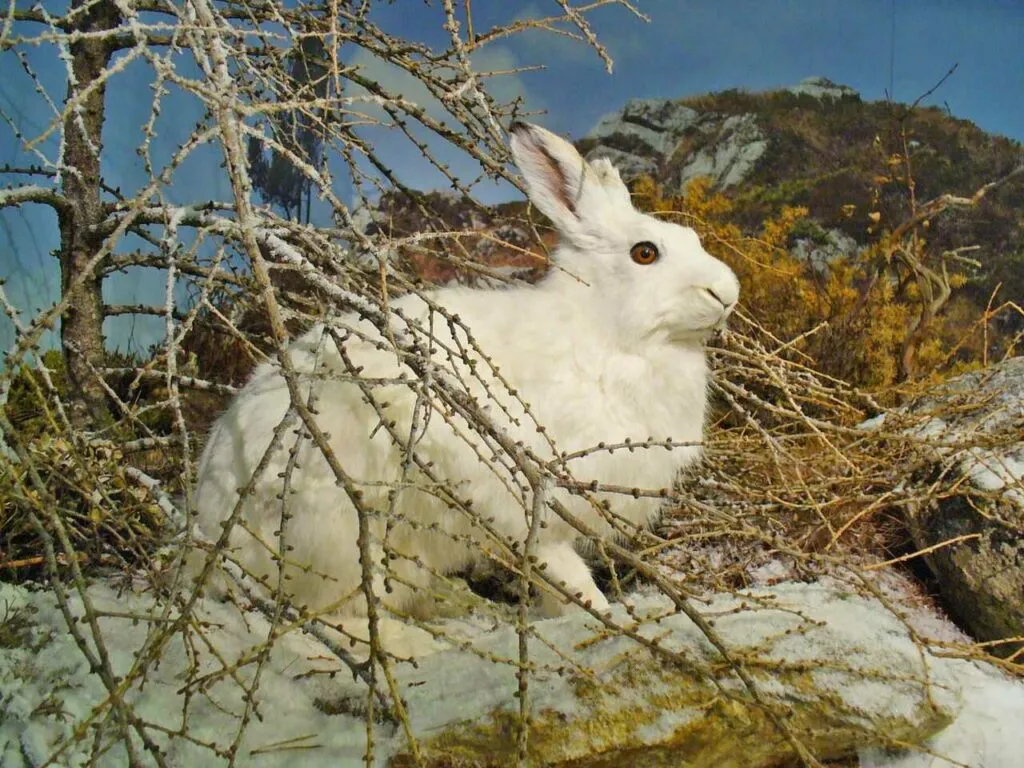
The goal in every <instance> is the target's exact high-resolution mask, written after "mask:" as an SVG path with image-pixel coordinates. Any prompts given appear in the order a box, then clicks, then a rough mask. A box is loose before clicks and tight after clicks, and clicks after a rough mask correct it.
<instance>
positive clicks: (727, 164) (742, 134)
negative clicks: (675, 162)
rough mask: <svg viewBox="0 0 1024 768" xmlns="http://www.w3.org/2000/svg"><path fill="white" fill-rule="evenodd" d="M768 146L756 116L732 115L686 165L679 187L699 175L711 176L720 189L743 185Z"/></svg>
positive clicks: (681, 172) (681, 174) (682, 186)
mask: <svg viewBox="0 0 1024 768" xmlns="http://www.w3.org/2000/svg"><path fill="white" fill-rule="evenodd" d="M767 149H768V139H767V137H766V136H765V135H764V133H763V132H762V131H761V128H760V127H759V126H758V124H757V118H756V117H755V116H754V115H750V114H747V115H730V116H729V117H727V118H725V120H724V121H723V122H722V123H721V125H720V126H719V127H718V130H717V132H715V134H714V136H713V137H712V138H711V139H710V141H708V142H707V143H706V144H704V146H702V147H701V148H700V149H698V150H697V152H696V153H695V154H694V155H693V158H692V159H691V160H689V161H688V162H687V163H686V165H684V166H683V169H682V171H680V174H679V187H680V189H682V188H684V187H685V186H686V185H687V184H688V183H689V182H690V181H692V180H693V179H695V178H697V177H698V176H709V177H710V178H711V179H712V181H713V183H714V186H715V187H716V188H717V189H725V188H727V187H731V186H733V185H734V184H739V183H740V182H741V181H743V180H744V179H745V178H746V177H747V175H748V174H749V173H750V172H751V171H752V170H754V165H755V164H756V163H757V161H758V160H760V159H761V156H762V155H763V154H764V153H765V151H766V150H767Z"/></svg>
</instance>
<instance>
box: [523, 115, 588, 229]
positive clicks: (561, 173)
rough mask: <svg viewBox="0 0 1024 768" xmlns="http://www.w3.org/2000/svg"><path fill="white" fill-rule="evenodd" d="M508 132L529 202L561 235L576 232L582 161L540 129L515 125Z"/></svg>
mask: <svg viewBox="0 0 1024 768" xmlns="http://www.w3.org/2000/svg"><path fill="white" fill-rule="evenodd" d="M509 130H510V132H511V133H512V141H511V146H512V157H513V158H515V161H516V165H517V166H518V167H519V170H520V171H522V174H523V178H525V179H526V186H527V189H528V190H529V193H530V200H531V201H532V202H533V204H534V205H536V206H537V207H538V208H539V209H540V210H541V212H542V213H543V214H544V215H545V216H547V217H548V218H549V219H551V221H552V222H553V223H554V225H555V226H556V227H558V229H559V230H561V231H562V232H564V233H570V232H572V231H574V230H576V229H578V227H579V225H580V220H581V218H582V217H581V216H580V212H579V205H580V202H581V200H582V197H583V183H584V180H585V176H586V170H587V164H586V161H585V160H584V159H583V158H582V157H580V153H579V152H577V151H576V148H575V147H573V145H572V144H570V143H569V142H567V141H566V140H565V139H562V138H559V137H558V136H556V135H555V134H553V133H551V131H548V130H545V129H544V128H541V127H540V126H537V125H529V124H527V123H519V122H516V123H513V124H512V126H511V128H510V129H509Z"/></svg>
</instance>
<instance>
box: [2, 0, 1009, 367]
mask: <svg viewBox="0 0 1024 768" xmlns="http://www.w3.org/2000/svg"><path fill="white" fill-rule="evenodd" d="M20 4H21V3H20V2H19V5H20ZM47 5H48V6H49V5H50V3H47ZM53 5H54V6H55V10H56V8H58V7H59V6H60V5H61V3H54V4H53ZM438 5H439V3H437V2H433V3H431V4H430V5H429V6H428V5H427V4H425V3H423V2H420V0H398V2H395V3H394V4H390V5H388V4H379V5H378V6H376V7H375V10H374V13H375V15H376V16H377V19H378V23H379V24H380V25H381V26H382V27H384V28H386V29H388V30H390V31H391V32H392V33H395V34H401V35H405V36H409V37H413V38H416V39H419V40H423V41H425V42H429V43H433V44H436V45H440V44H442V43H443V41H444V39H445V33H444V32H443V30H441V28H440V19H441V16H440V14H439V9H438ZM636 5H637V7H639V8H640V9H641V10H642V11H643V12H644V13H646V14H647V15H649V16H650V18H651V21H650V23H643V22H641V21H639V20H637V19H635V18H634V17H633V16H632V15H631V14H630V13H629V12H628V11H626V10H625V9H623V8H617V7H607V8H601V9H598V10H597V11H595V12H594V14H593V16H592V19H593V20H594V22H595V26H596V30H597V32H598V34H599V36H600V37H601V38H602V39H603V41H604V42H605V43H606V45H607V47H608V50H609V52H610V53H611V55H612V56H613V58H614V59H615V69H614V72H613V74H611V75H608V74H607V73H606V72H605V70H604V67H603V65H602V63H601V61H600V60H599V59H598V58H597V56H596V55H595V54H594V53H592V52H591V51H589V50H588V49H587V48H586V47H585V46H583V45H582V44H579V43H574V42H572V41H568V40H565V39H564V38H560V37H556V36H552V35H550V34H546V33H539V32H530V33H528V34H526V35H523V36H521V37H519V38H509V39H506V40H502V41H499V42H498V43H496V44H494V45H492V46H489V47H487V48H484V49H483V50H482V51H481V52H480V53H479V54H477V55H476V56H475V58H474V63H475V64H476V65H477V67H478V68H483V69H506V68H509V67H513V66H515V65H530V64H538V63H539V64H545V65H547V69H546V70H545V71H542V72H531V73H521V74H518V75H514V76H506V77H502V78H498V79H495V80H494V82H493V87H494V88H495V89H497V90H498V92H499V95H500V96H503V97H510V96H515V95H520V96H522V97H524V98H525V100H526V104H527V106H528V107H530V108H532V109H538V110H546V111H547V114H545V115H541V116H539V117H537V118H535V119H536V120H537V121H538V122H541V123H543V124H544V125H546V126H547V127H549V128H551V129H553V130H556V131H559V132H561V133H564V134H568V135H570V136H573V137H578V136H581V135H583V134H584V133H586V132H587V131H588V130H589V129H590V128H591V127H592V126H593V125H594V124H595V123H596V122H597V120H598V119H599V118H600V117H601V116H602V115H603V114H605V113H607V112H610V111H614V110H617V109H619V108H620V107H621V106H622V104H623V102H625V101H626V100H627V99H629V98H633V97H644V98H658V97H660V98H674V97H683V96H688V95H693V94H698V93H704V92H708V91H715V90H720V89H724V88H745V89H748V90H755V91H756V90H765V89H770V88H776V87H785V86H788V85H792V84H794V83H796V82H798V81H799V80H801V79H803V78H805V77H807V76H810V75H822V76H825V77H828V78H829V79H831V80H834V81H836V82H838V83H843V84H845V85H849V86H852V87H853V88H856V89H857V90H859V91H860V92H861V94H862V97H863V98H865V99H867V100H874V99H881V98H884V96H885V94H886V92H887V90H889V88H890V85H891V87H892V92H893V95H894V97H895V98H896V100H898V101H912V100H914V99H915V98H917V97H918V96H920V95H921V94H922V93H924V92H925V91H927V90H928V89H929V88H930V87H931V86H932V85H934V84H935V83H936V82H937V81H938V80H939V79H940V78H941V77H942V76H943V74H945V73H946V72H947V70H949V68H950V67H951V66H953V65H954V64H957V65H958V69H957V71H956V73H955V74H954V75H953V77H952V78H950V79H949V81H948V82H946V83H945V84H944V85H943V86H942V88H941V89H939V90H938V91H937V92H936V93H935V94H934V95H933V96H932V97H930V98H929V99H928V100H927V101H926V102H925V103H926V104H937V105H944V106H947V107H948V108H949V109H950V110H951V111H952V113H953V114H954V115H956V116H957V117H962V118H966V119H969V120H972V121H974V122H975V123H977V124H978V125H979V126H980V127H981V128H983V129H984V130H987V131H990V132H993V133H998V134H1002V135H1005V136H1009V137H1011V138H1015V139H1017V140H1024V45H1022V44H1021V40H1022V39H1024V0H970V2H965V1H964V0H842V1H841V0H637V1H636ZM473 8H474V12H475V17H476V28H477V29H478V30H479V29H484V28H486V27H487V26H489V25H490V24H492V23H497V22H504V21H508V20H509V19H510V18H513V17H520V18H529V17H537V16H542V15H548V14H551V13H553V12H555V11H557V8H558V6H557V5H556V4H555V3H554V2H551V0H527V1H526V2H511V1H509V0H502V1H501V2H498V1H497V0H494V1H492V2H476V3H474V4H473ZM26 31H27V30H26ZM28 54H29V58H30V60H31V61H32V63H33V66H35V67H36V69H37V71H38V72H39V74H40V76H41V79H42V81H43V83H44V85H45V86H46V88H47V90H48V91H49V93H50V94H51V97H52V98H54V100H55V101H57V102H58V103H59V101H60V100H61V97H62V96H63V92H64V83H63V78H62V71H63V70H62V65H61V64H60V63H59V62H58V61H57V60H56V59H55V57H53V54H52V49H49V50H48V49H45V48H44V49H39V50H31V51H29V52H28ZM363 59H364V60H363V61H361V62H360V63H363V64H364V65H365V66H366V67H367V69H368V70H369V72H370V73H371V74H374V75H375V76H379V77H383V78H391V77H393V73H390V72H388V71H386V70H385V69H382V68H381V67H379V66H377V63H375V62H374V61H373V60H371V59H369V58H367V57H363ZM0 71H3V72H5V73H11V75H10V76H7V75H6V74H5V76H4V78H3V79H2V81H0V112H2V113H3V114H4V115H6V116H9V117H11V118H12V119H14V120H15V121H17V122H19V123H20V124H21V125H22V126H24V127H25V129H26V130H24V133H26V134H27V135H29V136H33V135H36V134H38V132H39V131H40V130H41V128H42V126H44V125H45V124H46V123H47V122H48V121H49V120H50V119H51V116H52V113H51V112H50V111H49V108H48V107H47V105H46V102H45V101H44V100H43V99H41V98H40V97H39V95H38V94H37V93H36V92H35V91H34V90H33V88H32V84H31V82H30V81H29V80H28V78H26V77H24V76H23V75H22V74H21V71H20V67H19V65H18V62H17V60H16V59H15V58H14V57H13V55H12V54H11V53H10V52H7V53H4V54H0ZM148 82H149V74H148V72H147V71H146V68H145V67H143V66H141V65H138V66H136V65H132V66H131V67H129V68H128V71H126V72H125V73H124V74H123V75H120V76H119V78H118V80H117V82H116V83H115V85H114V86H112V87H111V89H110V91H109V96H108V114H110V115H111V116H112V120H113V122H112V131H111V132H109V133H108V135H107V137H106V146H107V149H106V152H105V156H104V169H105V173H106V174H107V175H108V181H109V182H110V183H111V184H113V185H120V186H122V187H123V188H124V189H125V190H126V191H127V190H131V189H133V188H135V187H136V186H137V185H138V184H139V183H141V180H142V179H143V178H144V176H143V173H142V165H141V161H140V160H139V158H137V157H136V155H135V154H134V147H135V146H137V144H138V141H139V137H140V136H141V134H140V130H139V126H140V125H141V124H142V122H143V121H144V120H145V119H146V116H147V115H148V112H149V107H150V104H151V100H152V95H151V91H150V89H149V87H148ZM393 84H395V85H397V86H399V87H401V81H400V79H397V80H394V83H393ZM413 95H414V94H410V96H413ZM172 98H173V99H174V101H173V102H171V103H170V104H168V105H167V106H166V107H165V109H164V112H163V116H162V118H161V123H160V135H159V136H158V138H157V139H156V141H155V142H154V151H155V153H157V154H166V153H167V152H169V151H170V149H171V148H172V147H173V146H174V145H175V139H176V137H179V136H182V135H187V134H188V132H189V130H190V129H191V126H192V121H193V120H194V118H195V116H196V115H197V105H196V104H194V103H190V102H189V98H188V97H183V96H180V95H178V96H174V97H172ZM381 141H382V143H383V145H384V146H385V148H386V151H387V152H388V153H389V156H391V157H393V158H394V161H395V162H396V163H398V164H400V165H401V166H402V167H403V168H404V169H405V175H406V179H407V181H408V182H410V183H412V184H414V185H416V186H421V187H426V186H433V185H435V184H436V183H437V176H436V175H434V174H432V173H430V172H429V170H428V169H426V168H424V167H422V165H418V164H417V161H416V160H415V153H413V152H411V151H410V150H409V149H408V148H407V147H403V146H402V145H401V142H400V141H399V140H398V139H397V137H383V138H382V139H381ZM55 147H56V144H55V143H54V142H50V143H49V144H44V145H43V150H44V151H45V152H46V154H47V155H48V156H50V157H51V158H52V157H53V152H54V150H55ZM28 159H29V158H28V157H26V155H24V154H23V153H22V152H20V151H19V142H18V141H17V140H16V139H15V137H14V136H13V134H12V132H11V130H10V128H9V126H7V125H6V124H2V123H0V164H3V163H12V164H18V163H24V162H26V161H27V160H28ZM218 162H219V158H217V156H216V154H215V153H214V152H212V151H210V152H206V153H200V154H198V155H197V156H196V157H194V158H193V159H192V160H190V161H189V163H188V165H187V166H186V167H185V168H183V169H182V170H181V171H179V172H178V174H177V175H176V177H175V181H174V184H173V186H172V187H171V188H170V189H169V190H168V193H169V194H170V195H171V196H172V197H173V198H176V199H178V200H181V201H184V200H189V199H196V198H201V199H208V198H210V197H221V198H225V197H226V196H227V193H228V189H227V186H226V184H225V183H224V180H223V178H222V176H221V173H220V171H219V170H218V167H217V166H218ZM456 168H458V169H460V170H461V171H462V172H463V173H465V174H467V175H468V174H473V173H474V170H475V169H473V168H472V167H471V165H470V164H468V162H466V161H462V162H459V161H458V160H456ZM19 180H20V179H19ZM11 181H13V180H12V179H0V182H2V183H9V182H11ZM505 194H507V188H506V189H501V188H492V189H489V190H484V195H485V197H488V198H491V199H494V198H496V197H500V196H503V195H505ZM57 242H58V240H57V232H56V222H55V220H54V218H53V216H52V215H51V214H50V213H49V212H48V211H47V210H46V209H43V208H38V207H28V208H25V209H24V210H21V211H16V210H13V209H4V210H0V277H3V278H7V279H8V283H7V286H6V290H7V292H8V294H9V295H10V296H11V297H12V298H13V299H14V300H15V301H16V302H17V303H18V305H19V306H20V307H22V308H23V309H28V310H29V311H31V310H33V309H35V308H36V307H38V306H40V305H44V304H46V303H48V302H50V301H52V300H53V298H54V297H55V292H56V286H57V284H58V278H57V272H56V269H55V263H54V261H53V259H51V258H50V257H49V255H48V254H49V252H50V250H51V249H53V248H54V247H56V245H57ZM106 290H107V295H108V298H109V299H110V300H112V301H116V302H125V303H128V302H131V303H134V302H137V301H154V300H159V298H160V296H162V292H163V279H162V278H161V276H160V275H159V274H156V273H153V272H152V271H150V273H149V274H146V273H142V272H138V273H135V274H133V275H128V276H126V277H122V278H120V279H119V281H118V282H116V283H114V282H111V283H110V285H109V286H107V289H106ZM151 320H153V322H149V321H147V320H143V321H137V322H135V323H130V322H129V321H128V320H127V319H121V320H119V321H118V322H113V321H108V323H109V327H108V331H109V333H110V337H111V340H112V342H113V343H115V344H116V345H118V346H125V345H127V344H131V345H133V346H135V347H136V348H141V347H145V346H146V345H147V344H149V343H152V342H153V341H155V340H157V338H158V335H159V321H157V320H155V319H151ZM12 338H13V337H12V329H11V327H10V325H9V322H8V321H7V320H6V318H0V349H7V348H8V347H9V346H10V343H11V340H12Z"/></svg>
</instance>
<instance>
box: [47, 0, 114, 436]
mask: <svg viewBox="0 0 1024 768" xmlns="http://www.w3.org/2000/svg"><path fill="white" fill-rule="evenodd" d="M71 5H72V8H74V9H79V8H83V7H87V8H88V10H86V11H85V12H84V13H83V14H81V15H80V16H77V17H75V18H76V19H77V21H76V24H75V27H76V30H77V31H81V32H98V31H102V30H107V29H112V28H114V27H116V26H117V25H118V23H119V21H120V17H119V14H118V11H117V8H116V7H115V5H114V4H113V3H112V2H109V0H100V2H95V1H93V2H89V1H88V0H74V2H72V4H71ZM70 52H71V61H72V71H73V73H74V79H73V80H71V79H69V82H68V91H67V104H68V106H67V107H66V110H65V116H64V145H63V154H62V157H61V164H62V168H61V179H62V191H63V194H64V196H65V197H66V198H67V200H68V202H69V206H68V209H67V210H66V211H62V212H61V213H60V214H59V223H60V255H59V257H60V271H61V293H62V294H63V295H68V294H70V297H71V301H70V305H69V308H68V311H67V312H66V313H65V314H64V316H63V317H62V318H61V346H62V348H63V351H64V359H65V361H66V364H67V371H68V385H69V388H70V394H71V396H72V398H71V420H72V424H73V425H74V426H75V427H76V428H79V427H80V428H86V427H89V426H93V427H98V426H101V425H103V424H104V423H106V422H108V421H109V419H110V412H109V410H108V408H107V404H106V397H105V395H104V391H103V387H102V385H101V382H100V380H99V379H98V377H97V375H96V374H95V373H94V372H93V369H92V368H91V367H90V366H94V367H99V366H100V365H102V362H103V355H104V339H103V293H102V287H103V280H102V277H101V276H100V273H99V270H98V269H96V268H94V270H93V274H91V275H90V276H89V277H88V278H86V279H85V280H84V281H83V282H81V283H79V284H78V285H77V286H73V285H72V284H73V283H74V281H75V279H76V278H77V277H79V276H80V275H81V274H82V273H83V272H84V271H85V270H86V269H87V268H88V267H87V265H88V263H89V260H90V259H92V258H93V257H94V256H95V254H96V252H97V251H98V250H99V249H100V246H101V244H102V242H103V237H102V235H100V234H97V232H98V231H99V225H100V224H101V223H102V221H103V205H102V199H101V197H100V152H101V148H102V130H103V122H104V96H105V93H106V88H105V86H104V85H102V84H101V85H99V86H96V85H95V83H96V81H97V80H98V79H99V78H100V76H101V75H102V74H103V72H104V70H105V69H106V67H107V65H108V64H109V62H110V58H111V56H112V55H113V52H114V45H113V44H112V43H111V42H110V40H109V39H103V38H96V37H86V38H79V39H78V40H76V41H75V42H73V43H71V45H70ZM82 94H85V95H82ZM97 266H98V265H97Z"/></svg>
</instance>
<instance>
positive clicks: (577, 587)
mask: <svg viewBox="0 0 1024 768" xmlns="http://www.w3.org/2000/svg"><path fill="white" fill-rule="evenodd" d="M537 561H538V563H540V564H544V565H545V566H546V567H545V568H544V574H545V575H546V576H547V577H548V578H549V579H550V580H551V581H552V582H553V583H555V584H558V585H560V586H564V587H565V588H566V589H567V590H568V591H569V592H570V593H571V594H573V595H578V596H579V599H580V600H581V601H582V602H584V603H586V602H588V601H589V602H590V607H591V608H593V609H594V610H595V611H606V610H608V598H606V597H605V596H604V594H603V593H602V592H601V590H600V589H598V588H597V584H595V583H594V577H593V576H592V575H591V573H590V568H588V567H587V564H586V563H585V562H583V558H581V557H580V556H579V554H577V552H576V550H575V549H574V548H573V546H572V543H571V542H567V541H563V542H557V543H554V544H542V545H540V546H539V547H537ZM541 595H542V597H541V604H540V605H541V611H542V612H543V613H544V615H545V616H563V615H565V614H566V613H569V612H570V611H574V610H577V608H578V606H577V605H576V604H575V603H573V602H571V601H567V600H566V599H565V598H564V597H563V596H562V595H561V593H559V592H556V591H555V590H554V589H552V588H550V587H546V586H541Z"/></svg>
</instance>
